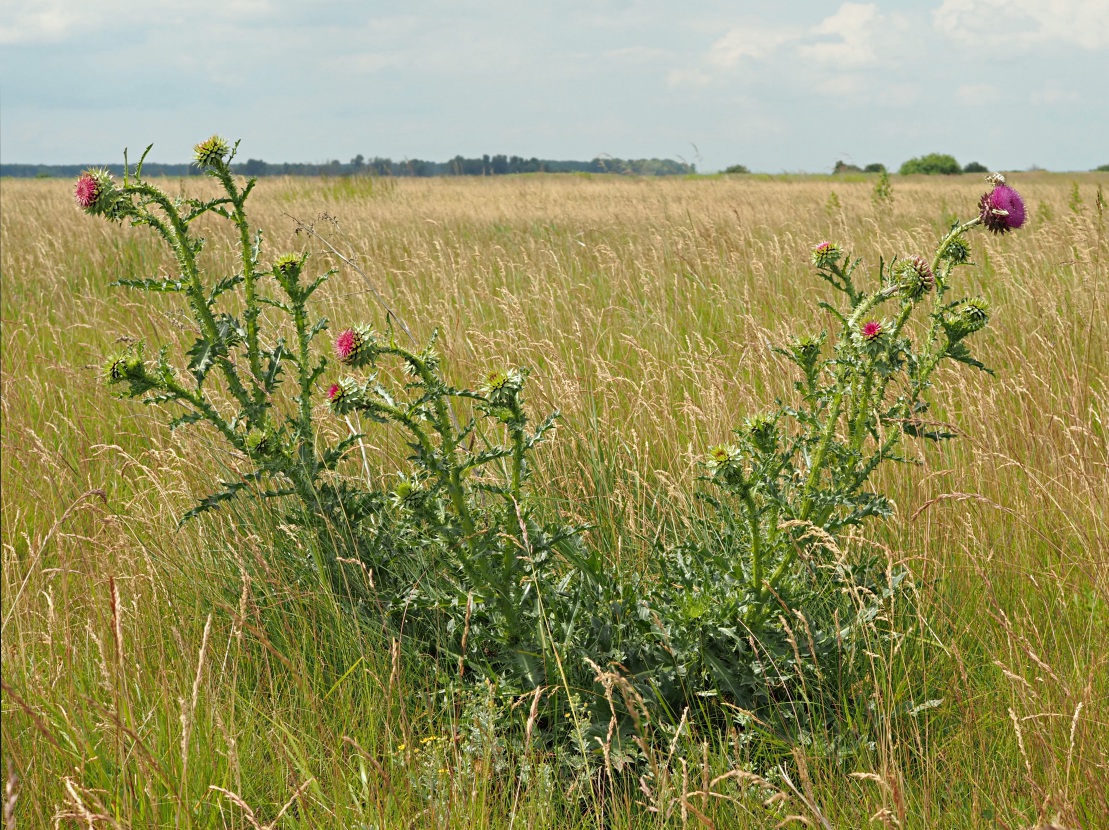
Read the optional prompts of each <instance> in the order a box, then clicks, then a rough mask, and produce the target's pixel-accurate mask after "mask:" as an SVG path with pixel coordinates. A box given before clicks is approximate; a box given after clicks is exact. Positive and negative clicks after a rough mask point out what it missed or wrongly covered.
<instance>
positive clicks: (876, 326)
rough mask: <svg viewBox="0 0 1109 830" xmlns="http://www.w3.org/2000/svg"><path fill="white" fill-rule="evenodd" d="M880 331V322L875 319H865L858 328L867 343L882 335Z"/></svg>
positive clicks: (881, 330)
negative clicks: (860, 327)
mask: <svg viewBox="0 0 1109 830" xmlns="http://www.w3.org/2000/svg"><path fill="white" fill-rule="evenodd" d="M882 332H883V329H882V324H881V323H879V322H878V321H877V320H867V321H866V322H865V323H863V327H862V329H861V330H860V333H861V334H862V336H863V340H865V341H866V342H867V343H873V342H874V341H875V340H877V339H878V338H879V337H881V336H882Z"/></svg>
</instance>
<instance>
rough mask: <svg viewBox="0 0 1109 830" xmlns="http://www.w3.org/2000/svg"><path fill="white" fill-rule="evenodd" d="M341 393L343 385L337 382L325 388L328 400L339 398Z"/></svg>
mask: <svg viewBox="0 0 1109 830" xmlns="http://www.w3.org/2000/svg"><path fill="white" fill-rule="evenodd" d="M342 393H343V387H341V386H340V385H339V384H337V383H333V384H331V386H330V387H329V388H328V390H327V399H328V400H329V401H333V400H335V399H336V398H341V397H342V396H343V395H342Z"/></svg>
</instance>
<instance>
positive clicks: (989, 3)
mask: <svg viewBox="0 0 1109 830" xmlns="http://www.w3.org/2000/svg"><path fill="white" fill-rule="evenodd" d="M932 18H933V22H934V24H935V27H936V29H937V30H938V31H940V32H941V33H943V34H945V35H947V36H948V37H950V38H952V39H953V40H956V41H958V42H960V43H963V44H965V45H968V46H974V47H977V48H981V47H982V46H984V45H987V44H990V43H994V44H997V45H998V46H1002V45H1009V46H1012V45H1019V46H1026V47H1027V46H1034V45H1039V44H1060V45H1070V46H1079V47H1081V48H1083V49H1091V50H1096V49H1105V48H1107V47H1109V0H943V3H942V4H941V5H940V7H939V8H938V9H936V11H935V12H933V14H932Z"/></svg>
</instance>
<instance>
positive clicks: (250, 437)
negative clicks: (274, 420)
mask: <svg viewBox="0 0 1109 830" xmlns="http://www.w3.org/2000/svg"><path fill="white" fill-rule="evenodd" d="M244 443H245V444H246V451H247V452H248V453H250V454H251V455H254V456H266V455H269V454H270V453H271V452H272V451H273V450H274V448H275V441H274V438H273V436H272V435H270V432H269V430H262V429H258V428H257V427H255V428H254V429H252V430H251V431H250V432H248V433H247V435H246V441H245V442H244Z"/></svg>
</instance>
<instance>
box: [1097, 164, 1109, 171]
mask: <svg viewBox="0 0 1109 830" xmlns="http://www.w3.org/2000/svg"><path fill="white" fill-rule="evenodd" d="M1094 172H1095V173H1109V164H1103V165H1101V167H1095V168H1094Z"/></svg>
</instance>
